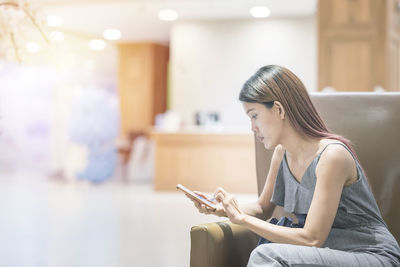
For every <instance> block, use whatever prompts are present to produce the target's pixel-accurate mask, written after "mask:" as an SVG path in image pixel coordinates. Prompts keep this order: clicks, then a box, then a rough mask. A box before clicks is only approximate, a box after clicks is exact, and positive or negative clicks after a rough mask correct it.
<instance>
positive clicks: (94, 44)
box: [89, 40, 106, 50]
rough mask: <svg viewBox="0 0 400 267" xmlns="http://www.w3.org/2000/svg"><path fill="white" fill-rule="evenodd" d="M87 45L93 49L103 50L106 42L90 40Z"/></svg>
mask: <svg viewBox="0 0 400 267" xmlns="http://www.w3.org/2000/svg"><path fill="white" fill-rule="evenodd" d="M89 47H90V49H93V50H103V49H104V48H105V47H106V42H104V40H91V41H90V42H89Z"/></svg>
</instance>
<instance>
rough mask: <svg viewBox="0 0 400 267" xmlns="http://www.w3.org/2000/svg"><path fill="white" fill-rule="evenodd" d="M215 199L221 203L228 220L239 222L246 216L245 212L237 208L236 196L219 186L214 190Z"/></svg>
mask: <svg viewBox="0 0 400 267" xmlns="http://www.w3.org/2000/svg"><path fill="white" fill-rule="evenodd" d="M215 199H216V200H217V201H218V202H219V203H222V205H223V207H224V209H225V212H226V215H227V216H228V218H229V220H230V221H231V222H233V223H235V224H241V223H242V222H243V220H244V218H245V217H246V214H245V213H244V212H242V211H241V210H240V208H239V204H238V202H237V200H236V198H235V197H234V196H233V195H231V194H229V193H227V192H226V191H225V190H224V189H223V188H221V187H219V188H218V189H217V191H216V192H215Z"/></svg>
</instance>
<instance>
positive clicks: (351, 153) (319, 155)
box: [317, 142, 357, 162]
mask: <svg viewBox="0 0 400 267" xmlns="http://www.w3.org/2000/svg"><path fill="white" fill-rule="evenodd" d="M333 144H338V145H341V146H343V147H344V148H345V149H346V150H347V151H349V153H350V155H351V156H352V157H353V159H354V160H355V161H356V162H357V158H356V157H355V156H354V155H353V152H351V150H350V149H349V148H348V147H347V146H346V145H345V144H343V143H339V142H335V143H329V144H327V145H326V146H325V147H324V149H322V151H321V152H320V153H319V154H318V156H317V157H318V159H317V162H318V161H319V158H320V157H321V155H322V153H323V152H324V151H325V149H327V147H328V146H329V145H333Z"/></svg>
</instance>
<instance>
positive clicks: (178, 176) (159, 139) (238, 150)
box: [150, 130, 257, 194]
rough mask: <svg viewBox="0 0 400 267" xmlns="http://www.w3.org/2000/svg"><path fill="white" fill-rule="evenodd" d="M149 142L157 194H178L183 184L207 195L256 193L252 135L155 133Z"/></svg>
mask: <svg viewBox="0 0 400 267" xmlns="http://www.w3.org/2000/svg"><path fill="white" fill-rule="evenodd" d="M150 138H151V139H152V140H153V141H154V142H155V177H154V188H155V190H176V189H175V186H176V184H178V183H180V184H182V185H184V186H186V187H188V188H189V189H192V190H199V191H204V192H213V191H214V190H215V189H216V188H217V187H218V186H221V187H223V188H224V189H226V190H227V191H228V192H232V193H254V194H256V193H257V181H256V169H255V151H254V137H253V135H252V134H251V133H217V132H215V133H213V132H204V131H193V130H192V131H186V132H185V131H182V132H173V133H168V132H157V131H152V132H151V133H150Z"/></svg>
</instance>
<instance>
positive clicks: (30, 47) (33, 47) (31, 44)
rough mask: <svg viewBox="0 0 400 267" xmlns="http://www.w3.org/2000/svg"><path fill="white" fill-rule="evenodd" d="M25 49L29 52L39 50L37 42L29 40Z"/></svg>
mask: <svg viewBox="0 0 400 267" xmlns="http://www.w3.org/2000/svg"><path fill="white" fill-rule="evenodd" d="M26 50H28V52H29V53H32V54H34V53H37V52H39V50H40V46H39V45H38V44H37V43H34V42H29V43H27V44H26Z"/></svg>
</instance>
